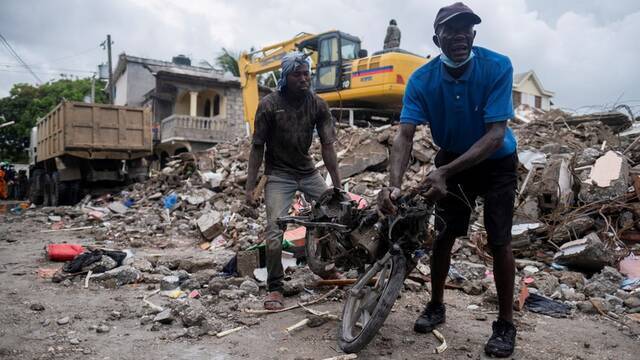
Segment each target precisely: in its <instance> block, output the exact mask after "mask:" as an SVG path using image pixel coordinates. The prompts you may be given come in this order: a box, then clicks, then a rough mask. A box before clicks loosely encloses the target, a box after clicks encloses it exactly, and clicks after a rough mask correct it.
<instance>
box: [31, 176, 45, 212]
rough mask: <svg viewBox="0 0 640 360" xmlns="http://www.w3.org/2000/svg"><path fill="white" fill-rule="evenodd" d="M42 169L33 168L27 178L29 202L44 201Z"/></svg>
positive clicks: (38, 203) (37, 202) (40, 202)
mask: <svg viewBox="0 0 640 360" xmlns="http://www.w3.org/2000/svg"><path fill="white" fill-rule="evenodd" d="M43 175H44V171H42V170H41V169H35V170H33V173H32V174H31V178H30V179H29V202H31V203H32V204H35V205H42V202H43V201H44V191H43V190H44V177H43Z"/></svg>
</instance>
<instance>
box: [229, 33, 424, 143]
mask: <svg viewBox="0 0 640 360" xmlns="http://www.w3.org/2000/svg"><path fill="white" fill-rule="evenodd" d="M293 50H298V51H302V52H305V53H308V54H310V56H311V59H312V69H311V70H312V85H313V88H314V91H315V92H316V93H317V94H318V95H319V96H320V97H322V98H323V99H325V100H326V101H327V102H328V103H329V107H331V108H332V111H333V112H334V113H335V112H338V114H339V117H340V118H342V115H343V114H345V113H346V114H347V116H348V120H349V122H350V123H351V124H353V122H354V119H355V118H356V117H359V116H364V117H366V118H367V119H368V120H382V121H389V120H393V119H395V118H397V115H398V114H399V111H400V109H401V108H402V96H403V95H404V89H405V85H406V82H407V81H408V80H409V76H410V75H411V73H412V72H413V71H414V70H415V69H417V68H418V67H420V66H421V65H423V64H425V63H426V62H427V61H429V58H428V57H422V56H419V55H416V54H412V53H410V52H408V51H405V50H402V49H399V48H392V49H386V50H382V51H378V52H375V53H373V54H372V55H370V56H369V55H368V53H367V51H366V50H364V49H362V48H361V44H360V39H359V38H358V37H356V36H353V35H349V34H347V33H344V32H341V31H337V30H331V31H327V32H324V33H322V34H318V35H315V34H308V33H300V34H298V35H296V36H295V37H293V38H292V39H290V40H287V41H283V42H280V43H278V44H273V45H270V46H267V47H264V48H262V49H260V50H256V51H252V52H249V53H247V52H244V53H242V54H241V55H240V59H239V61H238V66H239V69H240V83H241V86H242V97H243V101H244V116H245V119H246V120H247V122H248V123H249V127H250V129H251V132H253V122H254V120H255V119H254V118H255V113H256V109H257V108H258V102H259V100H260V99H259V90H258V88H259V86H258V85H259V75H261V74H265V73H268V72H272V71H275V70H277V69H279V68H280V62H281V59H282V57H283V56H284V55H285V54H286V53H288V52H290V51H293Z"/></svg>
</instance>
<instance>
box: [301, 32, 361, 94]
mask: <svg viewBox="0 0 640 360" xmlns="http://www.w3.org/2000/svg"><path fill="white" fill-rule="evenodd" d="M298 49H299V50H305V49H306V50H310V51H313V52H315V53H316V54H317V56H316V61H317V64H316V66H315V74H314V78H313V85H314V89H315V91H316V92H318V93H323V92H331V91H336V90H340V89H343V88H348V87H349V79H348V78H346V77H345V75H344V74H346V73H348V72H347V71H345V70H349V71H350V69H351V62H352V61H353V60H355V59H358V58H360V57H366V56H367V55H366V50H365V51H361V49H360V39H359V38H357V37H356V36H353V35H349V34H347V33H344V32H341V31H330V32H327V33H323V34H321V35H318V36H316V37H313V38H311V39H308V40H305V41H303V42H301V43H300V44H299V45H298ZM347 68H348V69H347Z"/></svg>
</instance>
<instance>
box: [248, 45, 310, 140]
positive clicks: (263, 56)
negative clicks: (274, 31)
mask: <svg viewBox="0 0 640 360" xmlns="http://www.w3.org/2000/svg"><path fill="white" fill-rule="evenodd" d="M315 36H316V35H314V34H308V33H300V34H298V35H296V36H295V37H293V38H292V39H290V40H286V41H283V42H281V43H278V44H274V45H270V46H267V47H264V48H262V49H260V50H256V51H253V52H250V53H246V52H243V53H242V54H241V55H240V59H239V60H238V67H239V69H240V86H241V88H242V100H243V102H244V118H245V120H246V121H247V122H248V123H249V128H250V129H251V133H253V129H254V120H255V116H256V110H257V109H258V102H259V101H260V97H259V93H258V75H260V74H264V73H267V72H270V71H274V70H277V69H279V68H280V61H281V60H282V57H284V55H285V54H287V53H288V52H291V51H293V50H297V49H298V45H299V44H300V43H301V42H303V41H305V40H307V39H311V38H313V37H315Z"/></svg>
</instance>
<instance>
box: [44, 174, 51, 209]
mask: <svg viewBox="0 0 640 360" xmlns="http://www.w3.org/2000/svg"><path fill="white" fill-rule="evenodd" d="M42 179H43V181H42V184H43V185H44V186H43V187H42V193H43V201H42V205H43V206H51V176H50V175H49V174H44V175H42Z"/></svg>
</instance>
